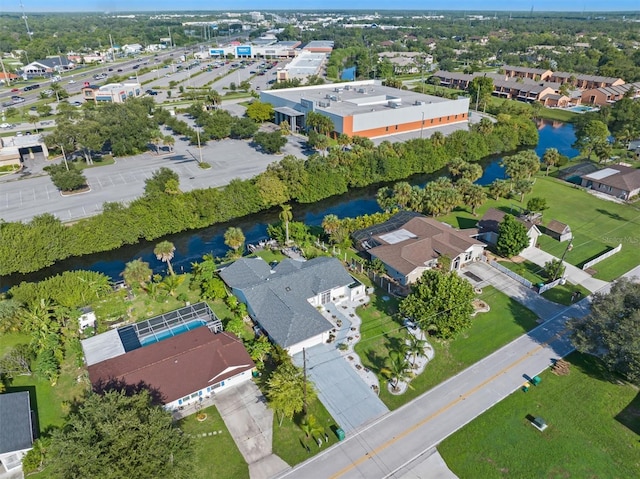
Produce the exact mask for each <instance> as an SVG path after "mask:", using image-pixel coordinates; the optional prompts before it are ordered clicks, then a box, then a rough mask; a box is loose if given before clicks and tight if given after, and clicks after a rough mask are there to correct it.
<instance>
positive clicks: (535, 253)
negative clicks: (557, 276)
mask: <svg viewBox="0 0 640 479" xmlns="http://www.w3.org/2000/svg"><path fill="white" fill-rule="evenodd" d="M519 256H521V257H523V258H524V259H526V260H529V261H531V262H532V263H535V264H537V265H538V266H544V265H545V263H547V262H548V261H551V260H552V259H559V258H556V257H555V256H552V255H550V254H549V253H547V252H546V251H542V250H541V249H540V248H527V249H525V250H524V251H523V252H522V253H520V255H519ZM564 263H565V266H566V270H565V273H564V275H565V277H566V278H567V280H568V281H569V282H570V283H573V284H579V285H580V286H583V287H584V288H586V289H588V290H589V291H591V292H592V293H595V292H596V291H599V290H601V289H602V288H604V287H605V286H606V285H607V284H608V283H607V282H606V281H602V280H600V279H596V278H593V277H592V276H591V275H590V274H589V273H586V272H585V271H582V270H581V269H580V268H577V267H576V266H574V265H572V264H569V263H567V262H566V261H565V262H564Z"/></svg>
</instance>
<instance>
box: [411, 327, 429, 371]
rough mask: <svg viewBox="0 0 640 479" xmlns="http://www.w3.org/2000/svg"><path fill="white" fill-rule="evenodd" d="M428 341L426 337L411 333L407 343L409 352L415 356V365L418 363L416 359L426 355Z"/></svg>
mask: <svg viewBox="0 0 640 479" xmlns="http://www.w3.org/2000/svg"><path fill="white" fill-rule="evenodd" d="M426 345H427V342H426V341H425V340H424V339H420V338H418V337H417V336H414V335H413V334H410V335H409V344H408V345H407V352H408V353H409V354H411V355H412V356H413V361H411V362H412V363H413V365H414V366H415V364H416V359H418V357H422V356H424V348H425V347H426Z"/></svg>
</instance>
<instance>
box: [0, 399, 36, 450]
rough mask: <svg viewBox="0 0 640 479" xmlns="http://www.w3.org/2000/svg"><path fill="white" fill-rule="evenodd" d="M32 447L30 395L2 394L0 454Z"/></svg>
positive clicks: (0, 403)
mask: <svg viewBox="0 0 640 479" xmlns="http://www.w3.org/2000/svg"><path fill="white" fill-rule="evenodd" d="M32 445H33V429H32V427H31V405H30V402H29V393H28V392H27V391H22V392H17V393H5V394H0V454H4V453H7V452H13V451H20V450H23V449H29V448H30V447H31V446H32Z"/></svg>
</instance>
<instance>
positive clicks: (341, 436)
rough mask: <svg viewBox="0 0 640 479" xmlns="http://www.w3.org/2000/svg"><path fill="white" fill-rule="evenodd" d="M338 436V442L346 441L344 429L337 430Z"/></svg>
mask: <svg viewBox="0 0 640 479" xmlns="http://www.w3.org/2000/svg"><path fill="white" fill-rule="evenodd" d="M336 436H338V440H339V441H343V440H344V429H342V428H338V429H336Z"/></svg>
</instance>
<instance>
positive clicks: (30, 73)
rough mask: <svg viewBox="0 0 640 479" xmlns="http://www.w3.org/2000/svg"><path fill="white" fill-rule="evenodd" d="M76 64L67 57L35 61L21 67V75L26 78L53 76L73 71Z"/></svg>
mask: <svg viewBox="0 0 640 479" xmlns="http://www.w3.org/2000/svg"><path fill="white" fill-rule="evenodd" d="M75 67H76V64H75V63H74V62H72V61H71V60H69V59H68V58H67V57H63V56H57V57H50V58H45V59H43V60H36V61H35V62H31V63H29V64H28V65H25V66H24V67H22V74H23V76H25V77H27V78H34V77H47V76H53V75H55V74H57V73H61V72H64V71H68V70H73V69H74V68H75Z"/></svg>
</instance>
